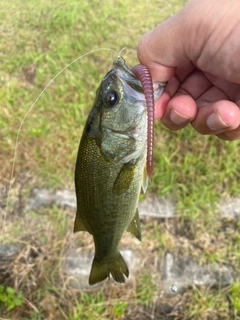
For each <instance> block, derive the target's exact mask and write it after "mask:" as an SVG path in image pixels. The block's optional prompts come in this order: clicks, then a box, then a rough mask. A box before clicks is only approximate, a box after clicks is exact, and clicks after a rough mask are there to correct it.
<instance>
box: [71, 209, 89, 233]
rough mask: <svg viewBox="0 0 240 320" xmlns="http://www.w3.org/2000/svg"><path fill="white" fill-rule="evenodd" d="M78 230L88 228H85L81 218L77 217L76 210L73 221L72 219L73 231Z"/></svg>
mask: <svg viewBox="0 0 240 320" xmlns="http://www.w3.org/2000/svg"><path fill="white" fill-rule="evenodd" d="M78 231H88V230H87V229H86V227H85V225H84V224H83V222H82V219H81V218H80V217H79V214H78V212H77V213H76V217H75V221H74V228H73V232H78Z"/></svg>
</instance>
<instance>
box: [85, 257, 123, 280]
mask: <svg viewBox="0 0 240 320" xmlns="http://www.w3.org/2000/svg"><path fill="white" fill-rule="evenodd" d="M110 273H111V275H112V276H113V279H114V280H115V281H117V282H120V283H124V282H125V278H124V275H125V276H126V277H128V276H129V271H128V267H127V265H126V262H125V261H124V259H123V257H122V255H121V253H120V252H119V251H118V252H117V255H116V256H115V257H114V258H112V259H111V260H110V261H106V262H105V263H102V262H101V261H97V260H96V257H94V259H93V264H92V269H91V273H90V276H89V284H90V285H93V284H95V283H98V282H101V281H103V280H104V279H106V278H107V277H109V275H110Z"/></svg>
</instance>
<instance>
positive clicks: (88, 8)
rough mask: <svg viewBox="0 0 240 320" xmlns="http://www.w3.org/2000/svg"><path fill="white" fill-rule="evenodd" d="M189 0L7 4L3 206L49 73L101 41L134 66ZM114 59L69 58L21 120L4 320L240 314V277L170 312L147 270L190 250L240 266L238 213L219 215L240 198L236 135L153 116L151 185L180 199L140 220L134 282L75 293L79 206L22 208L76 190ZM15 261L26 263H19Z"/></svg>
mask: <svg viewBox="0 0 240 320" xmlns="http://www.w3.org/2000/svg"><path fill="white" fill-rule="evenodd" d="M186 2H187V1H185V0H182V1H181V0H178V1H175V0H170V1H165V0H159V1H155V0H149V1H146V2H145V3H143V2H141V1H140V2H134V3H133V2H132V3H131V2H129V1H127V0H117V1H116V0H115V1H112V0H107V1H104V2H101V1H99V0H93V1H87V0H86V1H73V0H69V1H67V2H66V1H63V0H56V1H54V2H51V1H50V2H49V1H46V0H39V1H36V0H31V1H30V0H2V1H1V3H0V19H1V21H2V24H1V34H0V40H1V41H0V43H1V49H0V61H1V73H0V88H1V90H0V110H1V114H0V141H1V143H0V163H1V166H0V204H1V205H2V206H4V201H5V196H6V193H7V190H8V183H9V178H10V172H11V168H12V163H13V154H14V150H15V141H16V134H17V131H18V128H19V126H20V123H21V120H22V119H23V117H24V115H25V114H26V112H27V111H28V110H29V108H30V107H31V106H32V104H33V102H34V101H35V100H36V98H37V97H38V95H39V94H40V92H41V91H42V90H43V89H44V88H45V86H46V85H48V84H49V82H50V81H51V79H52V78H53V77H54V76H55V75H56V74H57V73H58V72H60V71H61V70H62V69H63V68H64V67H65V66H66V65H68V64H69V63H71V62H72V61H74V60H75V59H76V58H77V57H80V56H82V55H84V54H85V53H87V52H89V51H91V50H94V49H99V48H101V47H102V48H111V49H113V50H115V51H116V52H119V51H120V50H121V49H122V48H124V47H126V49H125V51H123V53H122V55H123V57H124V59H125V60H126V62H127V64H128V65H129V66H133V65H135V64H136V63H137V56H136V48H137V44H138V41H139V39H140V37H141V35H142V34H144V33H145V32H146V31H148V30H149V29H151V28H153V27H154V26H156V25H157V24H158V23H160V22H161V21H163V20H165V19H166V18H168V17H170V16H171V15H173V14H174V13H175V12H177V11H178V10H179V9H180V8H181V7H183V5H184V4H185V3H186ZM116 56H117V54H115V53H113V52H112V51H109V50H102V51H97V52H94V53H92V54H90V55H88V56H85V57H83V58H82V59H80V60H78V61H77V62H75V63H74V64H72V65H71V66H70V67H69V68H67V69H66V70H65V71H64V72H62V73H61V74H60V75H59V76H58V77H57V78H56V79H55V80H54V81H53V82H52V83H51V84H50V85H49V87H48V89H47V90H46V91H45V92H44V94H43V95H42V96H41V97H40V99H39V100H38V101H37V103H36V104H35V105H34V107H33V108H32V110H31V111H30V113H29V115H28V117H27V118H26V120H25V122H24V124H23V126H22V130H21V132H20V136H19V144H18V149H17V158H16V166H15V171H14V185H13V190H12V192H11V196H10V205H9V210H8V216H7V220H6V226H5V232H4V234H2V238H3V240H4V241H5V242H13V243H14V242H16V241H17V242H19V243H20V244H21V246H22V247H21V248H22V249H21V250H22V251H21V252H20V254H19V256H18V257H17V258H16V260H14V264H13V265H10V266H8V268H9V272H8V276H5V277H3V276H0V280H1V283H2V285H3V287H2V286H1V288H2V291H1V292H2V293H1V301H2V304H1V302H0V313H1V314H2V315H3V316H4V317H5V318H8V319H39V320H40V319H43V318H47V319H56V318H57V319H70V320H71V319H73V320H74V319H79V318H81V319H92V318H93V315H94V317H95V318H96V319H123V318H124V317H125V318H126V319H133V318H136V319H148V318H149V319H150V318H151V317H152V318H153V317H154V316H155V317H156V318H159V319H166V318H167V317H169V319H230V318H231V319H233V318H234V317H235V319H239V318H240V315H239V314H240V306H239V304H240V302H239V294H240V293H239V283H238V282H237V281H236V283H234V284H233V286H232V287H229V288H224V289H221V288H220V289H217V290H214V289H212V288H200V289H199V288H193V289H192V290H191V291H190V292H186V293H185V294H184V295H183V296H180V297H179V298H178V299H179V300H178V301H177V302H176V308H175V311H172V309H171V308H170V307H169V305H170V302H169V301H168V300H166V298H163V297H161V292H160V291H159V290H160V289H159V288H158V286H157V285H156V282H157V281H160V280H159V279H158V278H156V279H155V278H154V276H152V275H151V274H150V273H149V271H151V272H152V271H153V270H152V267H151V263H152V260H151V259H153V258H154V257H157V258H158V257H159V256H162V255H163V254H164V252H166V251H167V250H169V251H171V252H175V253H181V254H189V255H193V256H194V257H196V258H197V259H198V260H199V261H200V262H201V263H204V262H212V263H216V262H217V263H226V264H231V265H233V267H234V268H235V270H236V272H237V273H238V274H239V272H240V254H239V252H240V240H239V227H240V225H239V223H237V222H235V221H233V220H227V219H225V220H216V204H217V203H218V201H219V199H221V198H222V197H223V196H225V195H226V196H229V195H230V196H237V195H239V191H240V187H239V178H240V176H239V175H240V174H239V168H238V167H239V166H238V161H237V160H236V159H238V150H239V142H238V141H236V142H224V141H220V140H218V139H217V138H216V137H212V136H209V137H208V136H200V135H198V134H197V133H196V132H194V130H193V129H192V128H191V127H190V126H189V127H187V128H185V129H184V130H181V131H179V132H170V131H169V130H167V129H166V128H164V127H163V126H162V125H161V124H160V122H156V124H155V127H156V136H155V141H156V144H155V155H154V157H155V158H154V159H155V161H154V175H153V179H152V182H151V184H150V187H149V191H148V193H156V194H158V195H160V196H163V197H171V198H174V200H175V202H176V204H177V214H178V216H179V219H176V220H175V222H174V223H169V224H168V225H167V226H166V224H165V222H158V223H156V222H149V223H145V224H144V225H143V244H142V250H145V252H146V251H147V252H149V251H148V250H149V248H153V249H152V252H153V255H152V256H151V258H149V259H150V260H149V261H150V262H149V264H148V265H146V266H144V268H146V270H145V269H144V270H145V271H144V273H143V274H142V275H139V277H138V278H137V283H134V281H132V280H129V283H128V284H126V285H125V287H121V289H117V288H118V287H117V286H116V285H113V284H110V285H107V284H105V285H104V286H103V288H102V289H101V290H100V291H97V292H80V291H79V290H73V289H72V290H70V289H69V288H68V287H67V283H66V279H65V278H64V275H63V273H62V260H63V258H64V253H65V251H66V250H67V248H68V246H69V243H73V242H75V243H76V245H78V244H82V241H83V240H81V239H82V238H81V237H82V235H81V236H79V237H77V238H74V239H73V238H72V225H73V213H72V212H66V211H65V210H60V209H58V208H56V207H53V208H51V209H41V210H38V211H37V212H28V213H27V214H26V213H25V212H24V211H23V208H24V205H25V204H26V202H27V198H28V197H29V193H30V191H31V189H32V188H33V187H47V188H52V189H54V188H60V187H63V186H65V187H69V188H71V189H73V188H74V186H73V172H74V165H75V159H76V154H77V148H78V143H79V139H80V136H81V133H82V129H83V125H84V123H85V120H86V117H87V115H88V112H89V110H90V108H91V106H92V103H93V101H94V99H95V91H96V89H97V87H98V85H99V83H100V81H101V79H102V77H103V76H104V75H105V74H106V72H107V71H108V70H109V69H110V68H111V64H112V61H113V59H115V58H116ZM19 195H20V197H19ZM19 199H20V200H19ZM16 200H18V201H16ZM16 203H17V204H16ZM26 225H27V228H26ZM84 239H85V238H84ZM86 239H89V238H86ZM186 239H187V241H186ZM87 241H89V240H87ZM21 259H22V260H21ZM20 261H24V266H25V269H24V270H22V269H21V266H22V264H21V263H20ZM16 270H17V271H18V273H17V274H18V277H17V276H16ZM153 273H154V272H153ZM1 277H2V278H1ZM8 288H14V289H12V290H11V289H8ZM10 293H11V295H10ZM110 293H111V294H110ZM22 294H23V295H24V301H22V300H21V303H20V302H19V301H20V300H19V301H15V302H14V299H13V298H12V297H14V296H16V297H21V299H22ZM160 298H161V299H160ZM164 299H165V300H164ZM48 300H49V301H51V302H52V303H51V307H49V304H48V303H47V301H48ZM3 301H4V303H3ZM159 301H160V302H159ZM17 302H18V304H20V305H19V306H18V305H17ZM159 305H160V306H161V310H160V309H159V310H158V307H157V306H159ZM10 306H11V307H10ZM12 306H13V308H12ZM9 308H12V310H10V309H9ZM169 308H170V309H171V311H169V310H170V309H169ZM164 314H165V315H164ZM170 314H172V315H170ZM0 316H1V315H0ZM171 317H172V318H171ZM0 319H1V318H0Z"/></svg>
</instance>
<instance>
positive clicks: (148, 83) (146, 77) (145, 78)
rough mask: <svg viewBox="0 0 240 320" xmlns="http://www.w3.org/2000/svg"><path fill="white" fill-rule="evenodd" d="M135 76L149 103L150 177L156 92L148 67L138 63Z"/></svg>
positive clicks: (148, 165)
mask: <svg viewBox="0 0 240 320" xmlns="http://www.w3.org/2000/svg"><path fill="white" fill-rule="evenodd" d="M132 72H133V73H134V74H135V76H136V77H137V78H138V79H139V80H140V81H141V83H142V87H143V93H144V95H145V99H146V104H147V115H148V124H147V139H148V140H147V175H148V177H149V178H150V177H151V176H152V171H153V144H154V92H153V83H152V77H151V74H150V72H149V70H148V69H147V67H145V66H143V65H142V64H138V65H137V66H135V67H134V68H133V69H132Z"/></svg>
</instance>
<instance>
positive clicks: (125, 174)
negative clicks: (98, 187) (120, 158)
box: [113, 164, 135, 193]
mask: <svg viewBox="0 0 240 320" xmlns="http://www.w3.org/2000/svg"><path fill="white" fill-rule="evenodd" d="M134 171H135V166H134V165H129V164H124V165H123V166H122V169H121V170H120V172H119V174H118V176H117V178H116V180H115V182H114V186H113V191H114V192H116V193H123V192H126V191H127V190H128V189H129V187H130V184H131V183H132V181H133V177H134Z"/></svg>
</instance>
